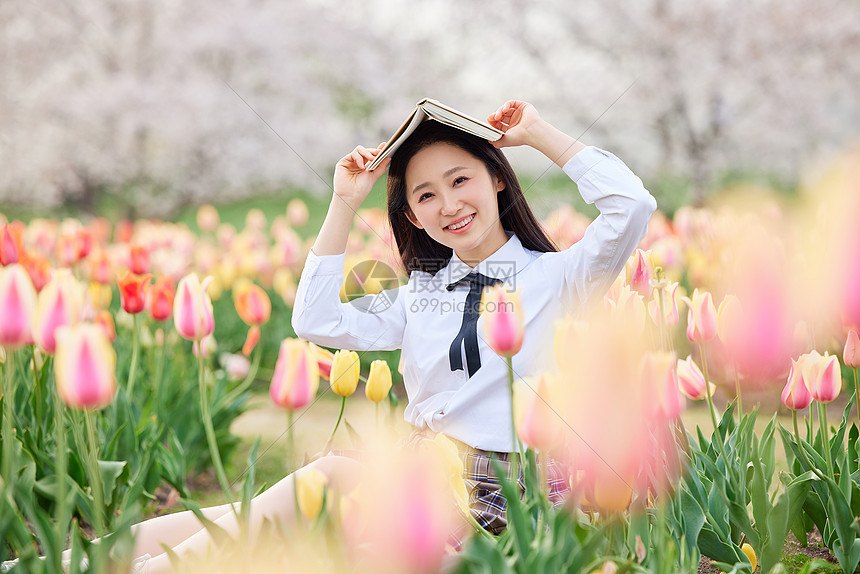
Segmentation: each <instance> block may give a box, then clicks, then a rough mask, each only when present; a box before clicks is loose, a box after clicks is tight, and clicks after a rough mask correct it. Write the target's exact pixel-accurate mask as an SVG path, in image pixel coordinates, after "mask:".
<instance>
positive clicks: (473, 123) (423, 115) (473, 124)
mask: <svg viewBox="0 0 860 574" xmlns="http://www.w3.org/2000/svg"><path fill="white" fill-rule="evenodd" d="M427 119H432V120H436V121H437V122H441V123H443V124H445V125H448V126H451V127H455V128H458V129H461V130H463V131H464V132H468V133H470V134H472V135H476V136H478V137H480V138H483V139H485V140H488V141H491V142H494V141H496V140H499V139H501V138H502V136H503V135H505V132H503V131H501V130H497V129H496V128H494V127H493V126H491V125H490V124H488V123H487V122H482V121H481V120H476V119H475V118H473V117H472V116H467V115H466V114H464V113H463V112H458V111H457V110H455V109H454V108H452V107H449V106H446V105H445V104H443V103H441V102H437V101H436V100H431V99H430V98H424V99H423V100H421V101H420V102H418V103H417V104H416V105H415V109H414V110H413V111H412V113H411V114H410V115H409V117H408V118H407V119H406V121H405V122H403V125H402V126H400V128H399V129H398V130H397V131H396V132H394V135H393V136H391V137H390V138H389V139H388V142H387V143H386V144H385V147H383V148H382V151H381V152H379V155H377V156H376V158H375V159H374V160H373V161H372V162H371V163H370V165H369V166H368V167H367V171H373V170H374V169H376V167H377V166H378V165H379V164H380V162H382V160H384V159H385V158H387V157H388V156H390V155H391V154H393V153H394V150H396V149H397V148H398V147H400V144H402V143H403V142H404V141H406V138H408V137H409V136H410V135H412V132H414V131H415V128H417V127H418V124H420V123H421V122H423V121H424V120H427Z"/></svg>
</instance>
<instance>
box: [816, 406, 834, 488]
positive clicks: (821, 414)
mask: <svg viewBox="0 0 860 574" xmlns="http://www.w3.org/2000/svg"><path fill="white" fill-rule="evenodd" d="M818 423H819V426H820V427H821V432H822V437H821V438H822V440H823V445H824V454H825V456H826V458H825V460H826V461H827V474H828V475H829V476H830V478H832V479H834V480H835V479H836V475H835V474H834V473H833V458H832V457H831V456H830V429H829V428H827V405H825V404H824V403H818Z"/></svg>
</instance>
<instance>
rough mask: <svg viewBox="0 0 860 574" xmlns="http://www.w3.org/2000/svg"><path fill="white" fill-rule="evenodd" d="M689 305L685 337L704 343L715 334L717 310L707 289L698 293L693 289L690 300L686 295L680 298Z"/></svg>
mask: <svg viewBox="0 0 860 574" xmlns="http://www.w3.org/2000/svg"><path fill="white" fill-rule="evenodd" d="M681 300H682V301H684V303H686V304H687V306H688V307H689V309H690V310H689V312H688V313H687V338H688V339H689V340H690V341H692V342H693V343H704V342H705V341H710V340H711V339H713V338H714V337H715V336H716V335H717V325H718V321H717V310H716V308H714V302H713V301H712V300H711V294H710V293H708V292H707V291H706V292H704V293H699V290H698V289H696V290H695V291H693V298H692V300H691V299H690V298H688V297H682V298H681Z"/></svg>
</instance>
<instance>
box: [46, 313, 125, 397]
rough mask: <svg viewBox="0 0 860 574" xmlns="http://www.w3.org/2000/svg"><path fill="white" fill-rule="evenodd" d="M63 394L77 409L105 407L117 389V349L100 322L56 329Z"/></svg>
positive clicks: (57, 376)
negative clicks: (115, 350)
mask: <svg viewBox="0 0 860 574" xmlns="http://www.w3.org/2000/svg"><path fill="white" fill-rule="evenodd" d="M56 339H57V348H56V362H55V365H56V366H55V369H56V379H57V391H58V392H59V395H60V398H61V399H62V400H63V402H64V403H66V404H67V405H68V406H70V407H72V408H75V409H101V408H104V407H106V406H107V405H109V404H110V403H111V401H113V397H114V394H115V393H116V353H115V352H114V350H113V347H111V344H110V341H108V338H107V336H106V335H105V333H104V331H103V330H102V328H101V327H99V326H98V325H92V324H89V323H79V324H77V325H75V326H63V327H60V328H59V329H57V333H56Z"/></svg>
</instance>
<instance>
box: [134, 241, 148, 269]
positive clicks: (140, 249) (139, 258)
mask: <svg viewBox="0 0 860 574" xmlns="http://www.w3.org/2000/svg"><path fill="white" fill-rule="evenodd" d="M129 269H130V270H131V272H132V273H136V274H137V275H143V274H144V273H146V272H147V271H149V249H148V248H147V247H144V246H143V245H132V246H131V249H130V250H129Z"/></svg>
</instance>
